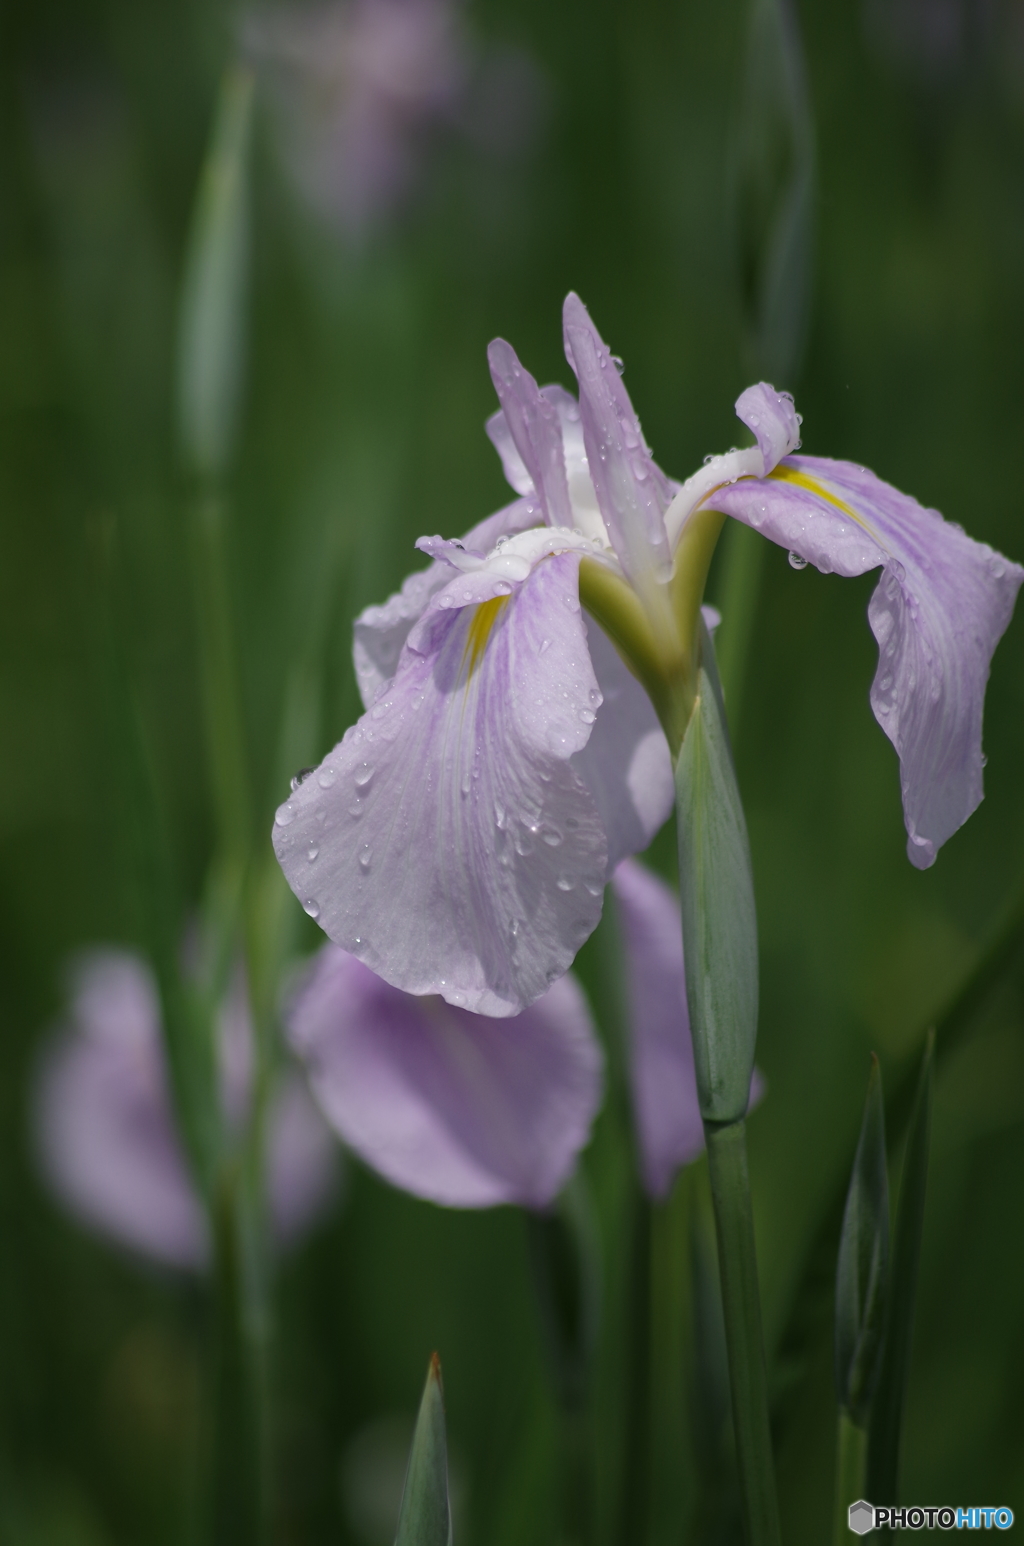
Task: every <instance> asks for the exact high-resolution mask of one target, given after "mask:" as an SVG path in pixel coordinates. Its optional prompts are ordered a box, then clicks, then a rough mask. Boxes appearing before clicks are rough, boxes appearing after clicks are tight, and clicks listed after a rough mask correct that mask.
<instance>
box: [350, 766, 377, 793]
mask: <svg viewBox="0 0 1024 1546" xmlns="http://www.w3.org/2000/svg"><path fill="white" fill-rule="evenodd" d="M353 776H354V779H355V786H356V788H357V789H365V788H366V786H367V784H368V783H369V782H370V780H371V778H372V777H373V768H372V767H371V765H370V763H368V762H361V763H360V764H359V766H358V768H356V771H355V774H354V775H353Z"/></svg>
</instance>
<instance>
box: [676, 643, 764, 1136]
mask: <svg viewBox="0 0 1024 1546" xmlns="http://www.w3.org/2000/svg"><path fill="white" fill-rule="evenodd" d="M706 648H707V649H710V645H709V644H707V642H706ZM711 669H713V667H712V668H711ZM716 681H717V679H716ZM676 819H677V823H678V829H679V898H680V902H681V904H682V913H683V948H684V951H685V959H686V996H687V1001H688V1003H689V1006H690V1028H691V1030H692V1033H693V1056H694V1062H695V1064H696V1069H697V1093H698V1099H699V1101H700V1108H701V1114H702V1116H703V1117H704V1119H705V1121H708V1122H735V1121H736V1120H737V1119H738V1118H741V1117H742V1116H743V1114H744V1112H745V1111H746V1109H747V1104H748V1101H749V1099H750V1078H751V1075H752V1073H753V1070H754V1040H755V1037H756V1035H757V920H756V917H755V912H754V885H753V876H752V874H751V868H750V845H749V842H748V840H747V824H746V819H745V817H744V814H743V806H742V804H741V802H740V796H739V790H738V788H737V786H736V772H735V768H734V767H733V760H732V749H731V747H730V745H729V732H728V729H727V728H726V724H725V715H724V707H723V704H722V700H721V694H720V690H719V691H716V690H715V687H714V686H713V685H712V679H711V677H710V676H709V674H708V670H707V669H706V668H703V667H702V669H701V673H700V684H699V688H698V694H697V702H696V705H695V707H694V711H693V714H692V716H691V719H690V723H689V726H688V727H687V731H686V735H685V736H684V738H683V744H682V748H681V750H680V753H679V757H678V760H677V762H676Z"/></svg>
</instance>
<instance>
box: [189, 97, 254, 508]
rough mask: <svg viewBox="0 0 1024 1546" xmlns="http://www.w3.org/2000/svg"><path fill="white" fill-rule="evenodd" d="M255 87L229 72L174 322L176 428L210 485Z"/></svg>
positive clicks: (239, 296) (232, 390)
mask: <svg viewBox="0 0 1024 1546" xmlns="http://www.w3.org/2000/svg"><path fill="white" fill-rule="evenodd" d="M253 94H254V80H253V76H252V72H251V71H250V70H248V69H245V68H243V67H241V66H233V67H231V68H229V69H228V70H227V71H226V72H225V75H224V79H223V82H222V84H221V89H220V97H219V101H218V106H217V115H216V120H215V123H214V126H213V133H212V137H211V141H210V148H209V151H208V153H207V157H206V162H205V164H204V166H203V171H202V177H201V180H200V185H199V193H198V197H197V200H196V206H195V210H194V213H193V217H192V229H191V232H190V235H189V244H188V253H187V256H186V262H185V275H184V279H183V282H182V293H181V307H180V312H179V317H178V428H179V436H180V440H181V448H182V453H183V455H184V458H185V461H186V464H187V466H188V468H189V470H190V471H191V472H193V473H195V474H197V475H199V476H200V477H205V478H216V477H218V476H221V475H223V473H224V472H225V470H226V469H227V467H228V464H229V462H230V459H231V454H232V451H233V449H234V443H235V437H236V431H237V422H238V408H239V398H240V392H241V383H242V363H243V355H244V340H245V308H246V300H247V289H248V270H249V245H250V233H249V204H250V190H249V181H250V178H249V161H250V156H249V145H250V140H251V138H252V117H253Z"/></svg>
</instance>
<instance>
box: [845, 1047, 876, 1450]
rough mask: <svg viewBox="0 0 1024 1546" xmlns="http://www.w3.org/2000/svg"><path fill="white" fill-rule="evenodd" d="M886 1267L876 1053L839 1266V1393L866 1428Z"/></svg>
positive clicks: (850, 1410) (850, 1191)
mask: <svg viewBox="0 0 1024 1546" xmlns="http://www.w3.org/2000/svg"><path fill="white" fill-rule="evenodd" d="M888 1269H889V1176H888V1168H887V1165H886V1157H885V1105H884V1101H883V1097H882V1078H881V1073H880V1070H879V1067H878V1059H877V1058H876V1057H875V1056H874V1055H872V1059H871V1075H870V1078H869V1080H868V1093H867V1099H866V1101H865V1103H864V1118H863V1122H862V1124H861V1130H860V1139H859V1141H858V1144H857V1153H856V1156H855V1158H854V1162H853V1172H852V1174H851V1176H850V1189H849V1191H848V1193H847V1196H846V1211H845V1213H844V1215H843V1232H842V1235H841V1237H840V1242H839V1261H838V1265H837V1268H836V1335H835V1376H836V1395H837V1397H838V1400H839V1404H840V1406H841V1407H842V1408H843V1409H844V1411H845V1412H847V1413H848V1414H849V1416H850V1417H851V1418H852V1420H853V1421H854V1422H855V1423H856V1424H857V1425H858V1427H862V1428H863V1427H865V1426H866V1425H867V1421H868V1416H869V1413H870V1410H871V1401H872V1398H873V1396H874V1393H875V1389H876V1386H877V1384H878V1378H879V1373H880V1369H881V1358H882V1345H883V1336H884V1331H885V1305H886V1288H887V1281H888Z"/></svg>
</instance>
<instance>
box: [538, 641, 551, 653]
mask: <svg viewBox="0 0 1024 1546" xmlns="http://www.w3.org/2000/svg"><path fill="white" fill-rule="evenodd" d="M550 648H551V640H550V639H541V641H540V653H541V654H542V655H543V653H544V651H545V650H549V649H550Z"/></svg>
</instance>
